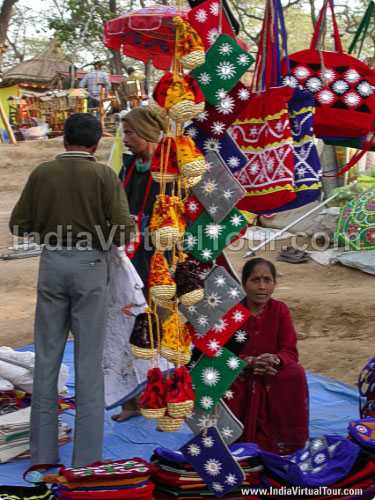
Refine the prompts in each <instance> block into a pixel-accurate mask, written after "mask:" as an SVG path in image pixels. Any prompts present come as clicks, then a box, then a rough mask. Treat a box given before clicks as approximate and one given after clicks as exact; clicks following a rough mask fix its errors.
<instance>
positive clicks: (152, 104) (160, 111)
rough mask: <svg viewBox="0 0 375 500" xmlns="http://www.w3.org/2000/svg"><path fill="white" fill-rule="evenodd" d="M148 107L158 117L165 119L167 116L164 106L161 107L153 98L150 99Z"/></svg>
mask: <svg viewBox="0 0 375 500" xmlns="http://www.w3.org/2000/svg"><path fill="white" fill-rule="evenodd" d="M148 107H149V108H150V109H151V111H152V112H153V113H155V115H157V116H161V117H163V118H164V117H165V116H167V111H166V110H165V109H164V108H163V107H162V106H160V104H158V103H157V102H156V101H155V99H154V98H153V97H151V98H150V99H149V101H148Z"/></svg>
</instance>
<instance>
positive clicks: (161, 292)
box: [150, 283, 176, 304]
mask: <svg viewBox="0 0 375 500" xmlns="http://www.w3.org/2000/svg"><path fill="white" fill-rule="evenodd" d="M175 293H176V283H173V284H171V285H157V286H152V287H151V288H150V294H151V297H152V300H153V301H154V302H156V304H159V302H161V303H162V304H163V303H165V302H166V301H168V300H169V299H172V297H174V295H175Z"/></svg>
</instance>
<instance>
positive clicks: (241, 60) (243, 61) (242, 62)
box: [237, 54, 250, 66]
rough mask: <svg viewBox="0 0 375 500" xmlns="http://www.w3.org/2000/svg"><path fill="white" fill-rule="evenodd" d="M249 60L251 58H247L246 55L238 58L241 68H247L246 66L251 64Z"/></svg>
mask: <svg viewBox="0 0 375 500" xmlns="http://www.w3.org/2000/svg"><path fill="white" fill-rule="evenodd" d="M249 60H250V58H249V56H247V55H246V54H240V55H239V56H238V57H237V64H239V65H240V66H246V64H249Z"/></svg>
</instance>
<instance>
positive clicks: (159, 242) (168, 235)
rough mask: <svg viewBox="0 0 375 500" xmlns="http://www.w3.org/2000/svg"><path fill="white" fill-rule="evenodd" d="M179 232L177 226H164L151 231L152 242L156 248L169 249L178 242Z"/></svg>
mask: <svg viewBox="0 0 375 500" xmlns="http://www.w3.org/2000/svg"><path fill="white" fill-rule="evenodd" d="M179 237H180V233H179V230H178V227H174V226H165V227H161V228H160V229H156V230H155V231H153V232H152V233H151V240H152V244H153V245H154V247H155V248H156V249H157V250H163V251H164V250H171V249H172V248H173V246H174V245H175V244H176V243H177V242H178V240H179Z"/></svg>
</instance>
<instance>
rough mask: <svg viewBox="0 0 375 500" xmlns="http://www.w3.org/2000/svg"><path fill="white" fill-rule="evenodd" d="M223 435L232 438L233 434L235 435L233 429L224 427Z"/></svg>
mask: <svg viewBox="0 0 375 500" xmlns="http://www.w3.org/2000/svg"><path fill="white" fill-rule="evenodd" d="M221 433H222V435H223V436H224V437H227V438H228V437H232V434H233V429H231V428H230V427H223V428H222V429H221Z"/></svg>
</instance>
